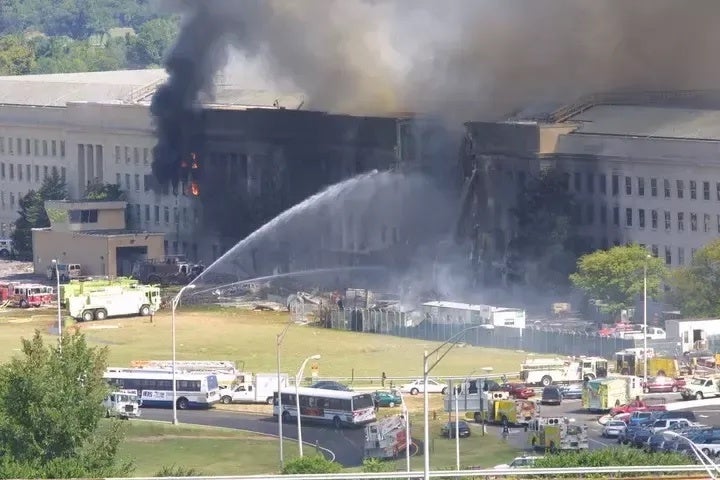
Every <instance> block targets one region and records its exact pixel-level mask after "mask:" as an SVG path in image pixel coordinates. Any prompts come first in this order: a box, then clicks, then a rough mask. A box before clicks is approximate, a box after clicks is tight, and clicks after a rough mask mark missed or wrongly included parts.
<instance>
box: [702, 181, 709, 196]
mask: <svg viewBox="0 0 720 480" xmlns="http://www.w3.org/2000/svg"><path fill="white" fill-rule="evenodd" d="M703 200H710V182H703Z"/></svg>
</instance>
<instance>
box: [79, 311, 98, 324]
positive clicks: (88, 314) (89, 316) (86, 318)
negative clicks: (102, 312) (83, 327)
mask: <svg viewBox="0 0 720 480" xmlns="http://www.w3.org/2000/svg"><path fill="white" fill-rule="evenodd" d="M94 318H95V315H94V314H93V311H92V310H85V311H84V312H83V313H82V319H83V322H92V321H93V319H94Z"/></svg>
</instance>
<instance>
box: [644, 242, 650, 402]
mask: <svg viewBox="0 0 720 480" xmlns="http://www.w3.org/2000/svg"><path fill="white" fill-rule="evenodd" d="M651 257H652V256H651V255H647V256H646V257H645V262H644V263H643V388H646V387H647V369H648V351H647V337H648V326H647V261H648V259H650V258H651Z"/></svg>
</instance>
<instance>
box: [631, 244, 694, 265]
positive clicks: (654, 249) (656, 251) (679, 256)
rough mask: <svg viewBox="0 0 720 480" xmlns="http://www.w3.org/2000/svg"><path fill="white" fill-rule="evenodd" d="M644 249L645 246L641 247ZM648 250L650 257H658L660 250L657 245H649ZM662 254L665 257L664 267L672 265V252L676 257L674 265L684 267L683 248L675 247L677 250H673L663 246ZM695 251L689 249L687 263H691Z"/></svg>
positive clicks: (670, 247)
mask: <svg viewBox="0 0 720 480" xmlns="http://www.w3.org/2000/svg"><path fill="white" fill-rule="evenodd" d="M643 247H645V245H643ZM650 249H651V251H652V255H653V256H654V257H657V256H659V255H660V248H659V247H658V246H657V245H651V246H650ZM663 250H664V251H663V253H664V255H665V264H666V265H672V264H673V251H675V252H676V253H677V257H675V264H676V265H685V247H677V249H675V248H673V247H672V246H669V245H665V246H664V247H663ZM695 252H696V249H694V248H691V249H690V258H689V260H688V263H690V262H691V261H692V259H693V258H694V257H695Z"/></svg>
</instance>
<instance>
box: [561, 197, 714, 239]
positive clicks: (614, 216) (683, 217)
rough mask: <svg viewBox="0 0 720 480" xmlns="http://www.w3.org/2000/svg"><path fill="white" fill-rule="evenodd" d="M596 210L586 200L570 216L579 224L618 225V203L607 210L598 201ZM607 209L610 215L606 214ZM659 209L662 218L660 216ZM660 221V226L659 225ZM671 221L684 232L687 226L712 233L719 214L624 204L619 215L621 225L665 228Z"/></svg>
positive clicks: (693, 229)
mask: <svg viewBox="0 0 720 480" xmlns="http://www.w3.org/2000/svg"><path fill="white" fill-rule="evenodd" d="M595 213H596V208H595V205H594V204H588V205H586V206H585V208H583V207H582V205H576V206H575V212H574V215H573V216H574V218H573V220H574V222H575V223H577V224H579V225H593V224H595V222H596V221H599V223H600V224H601V225H607V224H608V222H611V223H612V225H614V226H616V227H619V226H621V218H620V214H621V210H620V207H617V206H616V207H612V209H611V210H610V212H608V207H607V206H606V205H600V207H599V215H598V216H597V217H596V215H595ZM608 213H609V214H610V216H611V218H608ZM661 213H662V218H661V217H660V214H661ZM661 221H662V227H660V225H661V223H660V222H661ZM673 222H675V225H676V228H677V231H678V232H684V231H685V229H686V226H687V228H688V229H689V231H692V232H698V231H702V232H705V233H710V232H711V231H712V232H713V233H714V232H717V233H720V214H709V213H693V212H691V213H689V214H686V212H677V213H676V214H675V215H673V214H672V212H669V211H667V210H664V211H662V212H661V211H659V210H645V209H644V208H638V209H633V208H625V212H624V219H622V225H624V226H625V227H633V226H637V227H638V228H641V229H644V228H651V229H652V230H657V229H659V228H664V229H665V230H666V231H671V230H672V229H673Z"/></svg>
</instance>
